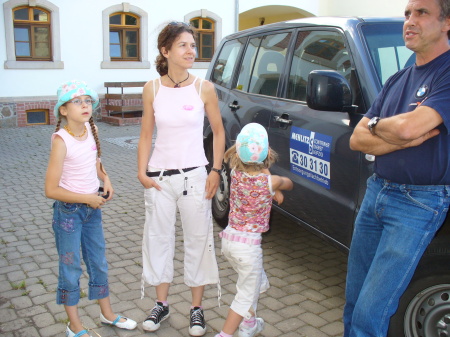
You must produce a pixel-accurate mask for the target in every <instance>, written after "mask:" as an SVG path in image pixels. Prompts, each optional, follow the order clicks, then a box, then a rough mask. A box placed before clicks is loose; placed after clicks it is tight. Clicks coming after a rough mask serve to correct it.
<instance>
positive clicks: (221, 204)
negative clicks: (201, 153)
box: [204, 138, 230, 228]
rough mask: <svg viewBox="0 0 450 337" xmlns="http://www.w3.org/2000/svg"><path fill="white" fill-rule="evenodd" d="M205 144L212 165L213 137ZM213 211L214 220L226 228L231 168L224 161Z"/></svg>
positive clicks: (214, 198)
mask: <svg viewBox="0 0 450 337" xmlns="http://www.w3.org/2000/svg"><path fill="white" fill-rule="evenodd" d="M204 146H205V153H206V158H207V159H208V161H209V163H210V165H211V163H212V162H213V144H212V138H210V139H209V140H208V141H206V143H205V145H204ZM210 169H211V167H208V171H209V170H210ZM208 173H209V172H208ZM211 212H212V216H213V218H214V220H216V222H217V224H218V225H219V226H220V227H222V228H225V227H226V226H227V225H228V213H229V212H230V170H229V168H228V166H227V165H226V164H225V163H222V173H221V174H220V184H219V188H218V189H217V192H216V194H215V195H214V197H213V199H212V205H211Z"/></svg>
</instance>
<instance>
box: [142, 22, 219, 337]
mask: <svg viewBox="0 0 450 337" xmlns="http://www.w3.org/2000/svg"><path fill="white" fill-rule="evenodd" d="M195 35H196V33H195V31H194V28H193V27H191V26H190V25H188V24H186V23H183V22H171V23H169V24H167V25H166V26H165V27H164V28H163V29H162V31H161V32H160V34H159V36H158V50H159V55H158V57H157V59H156V70H157V71H158V73H159V74H160V75H161V77H160V78H159V79H157V80H151V81H149V82H147V84H146V85H145V86H144V90H143V95H142V101H143V107H144V112H143V116H142V124H141V134H140V138H139V143H138V179H139V181H140V182H141V184H142V186H144V188H145V192H144V197H145V225H144V235H143V236H144V237H143V240H142V264H143V271H142V287H141V295H142V297H143V296H144V294H145V293H144V286H145V284H149V285H151V286H155V288H156V299H155V302H156V303H155V305H154V307H153V308H152V309H150V311H149V315H148V317H147V318H146V319H145V320H144V322H143V329H144V330H145V331H156V330H157V329H159V327H160V325H161V322H162V321H164V320H165V319H167V318H168V317H169V314H170V311H169V303H168V301H167V298H168V294H169V287H170V284H171V282H172V281H173V277H174V266H173V257H174V250H175V246H174V242H175V233H176V231H175V228H174V227H175V224H176V220H177V208H178V210H179V213H180V218H181V221H182V227H183V235H184V240H183V242H184V251H185V260H184V261H185V263H184V282H185V284H186V285H187V286H189V287H190V288H191V292H192V301H191V308H190V312H189V316H190V320H189V328H188V331H189V334H190V335H191V336H203V335H204V334H205V333H206V323H205V319H204V316H203V307H202V299H203V292H204V287H205V285H207V284H219V272H218V266H217V262H216V256H215V250H214V236H213V222H212V216H211V198H212V197H213V196H214V194H215V193H216V190H217V187H218V186H219V182H220V174H221V168H222V160H223V153H224V149H225V131H224V128H223V125H222V118H221V115H220V110H219V105H218V99H217V95H216V92H215V88H214V85H213V84H212V83H210V82H209V81H203V80H200V79H198V78H197V77H196V76H193V75H192V74H190V73H189V71H188V70H189V69H190V68H191V67H192V65H193V64H194V61H195V58H196V45H195ZM205 114H206V116H207V118H208V120H209V123H210V125H211V128H212V132H213V139H214V140H213V144H214V145H213V162H212V163H209V164H210V165H211V171H210V172H209V174H208V173H207V171H206V168H205V166H206V165H207V164H208V160H207V159H206V156H205V150H204V148H203V123H204V118H205ZM155 127H156V130H157V134H156V141H155V144H154V149H152V138H153V132H154V129H155Z"/></svg>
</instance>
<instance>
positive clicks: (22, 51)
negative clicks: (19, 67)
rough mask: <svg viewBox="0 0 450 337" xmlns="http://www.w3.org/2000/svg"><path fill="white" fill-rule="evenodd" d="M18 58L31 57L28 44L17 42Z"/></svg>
mask: <svg viewBox="0 0 450 337" xmlns="http://www.w3.org/2000/svg"><path fill="white" fill-rule="evenodd" d="M15 45H16V56H31V53H30V44H29V43H28V42H16V44H15Z"/></svg>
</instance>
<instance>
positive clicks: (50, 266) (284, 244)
mask: <svg viewBox="0 0 450 337" xmlns="http://www.w3.org/2000/svg"><path fill="white" fill-rule="evenodd" d="M98 127H99V130H100V140H101V144H102V152H103V156H102V161H103V163H104V164H105V167H106V168H107V170H108V174H109V175H110V177H111V180H112V182H113V185H114V188H115V190H116V193H115V196H114V198H113V199H112V200H111V201H110V202H108V204H107V205H106V206H105V207H104V208H103V209H102V210H103V221H104V233H105V240H106V254H107V259H108V263H109V282H110V300H111V303H112V307H113V310H114V311H115V312H116V313H120V314H122V315H125V316H127V317H130V318H132V319H134V320H136V321H138V323H139V325H138V328H137V329H135V330H134V331H124V330H120V329H116V328H113V327H108V326H102V325H101V324H100V321H99V312H100V308H99V305H98V303H97V301H90V300H89V299H88V298H87V297H84V298H82V299H81V300H80V303H79V314H80V316H81V318H82V321H83V323H84V324H85V325H86V326H88V327H90V328H94V330H95V331H96V332H98V333H100V334H101V335H102V336H103V337H110V336H111V337H112V336H118V337H125V336H126V337H135V336H140V337H141V336H142V337H149V336H150V334H149V333H145V332H144V331H143V329H142V321H143V320H144V319H145V318H146V317H147V315H148V314H149V312H150V309H151V308H152V307H153V305H154V301H155V290H154V288H153V287H150V286H148V285H146V287H145V294H146V296H145V298H144V299H141V298H140V297H141V273H142V256H141V244H142V233H143V224H144V218H145V216H144V200H143V190H142V187H141V185H140V183H139V181H138V180H137V179H136V147H135V146H134V147H124V146H122V145H123V144H124V143H125V142H124V139H125V140H126V139H132V138H134V139H137V138H138V137H139V132H140V128H139V126H124V127H116V126H111V125H107V124H104V123H101V122H99V123H98ZM53 130H54V126H52V125H49V126H45V125H44V126H39V127H27V128H12V129H9V128H7V129H2V131H1V132H0V142H1V144H2V146H1V147H0V158H8V161H5V162H4V163H3V162H2V175H0V186H2V192H1V193H0V194H1V195H0V203H1V204H2V205H7V207H2V208H1V209H0V324H1V325H0V329H2V330H1V331H2V333H1V334H2V336H8V337H9V336H11V337H18V336H21V337H28V336H30V337H60V336H62V335H64V332H65V329H66V322H67V315H66V313H65V310H64V306H62V305H57V304H56V302H55V298H56V294H55V292H56V288H57V284H58V257H57V253H56V247H55V241H54V233H53V230H52V228H51V221H52V204H53V201H52V200H49V199H47V198H45V196H44V194H43V186H42V183H43V177H44V176H45V171H46V165H47V163H46V160H43V158H48V154H49V149H50V147H49V146H48V144H49V142H50V135H51V133H52V132H53ZM119 138H121V139H122V140H120V141H119V140H118V139H119ZM106 139H108V140H106ZM109 140H111V141H109ZM112 140H117V141H114V142H113V141H112ZM39 144H41V145H39ZM26 165H28V166H29V165H32V166H33V168H34V170H35V172H36V175H38V176H39V177H42V178H40V179H35V180H30V179H28V176H27V170H25V169H23V170H21V168H24V167H26ZM24 191H27V193H33V195H35V197H34V198H33V199H32V200H24V198H23V197H19V196H22V195H24ZM178 216H179V215H178ZM272 222H273V223H274V224H275V225H274V226H273V227H272V229H271V230H270V232H269V233H267V234H264V237H263V244H262V246H263V250H264V268H265V270H266V273H267V275H268V277H269V282H270V284H271V287H270V289H269V290H268V291H267V292H266V293H264V294H262V295H261V297H260V301H259V303H258V315H259V316H261V317H262V318H263V319H264V320H265V321H266V326H265V329H264V330H263V332H262V333H261V334H260V335H261V336H262V337H278V336H283V337H335V336H336V337H337V336H340V335H342V331H343V325H342V308H343V305H344V287H345V275H346V269H347V265H346V263H347V257H346V255H345V254H343V253H342V252H341V251H339V250H337V249H335V248H333V247H332V246H330V245H328V244H326V243H324V242H323V241H322V240H320V239H319V238H317V237H316V236H314V235H312V234H311V233H310V232H308V231H305V230H303V229H302V228H301V227H299V226H298V225H297V224H294V223H292V222H290V221H289V220H288V219H286V218H284V217H283V216H282V215H280V214H277V213H274V217H273V219H272ZM176 228H177V240H176V243H175V244H176V249H175V261H174V265H175V271H174V281H173V284H172V285H171V288H170V292H169V294H170V295H169V302H170V304H171V317H170V319H169V320H168V321H167V322H164V323H163V324H162V325H161V329H160V330H158V331H157V332H155V333H154V334H152V335H154V336H156V337H184V336H186V337H187V336H188V324H189V318H188V313H189V308H190V302H191V292H190V289H189V287H187V286H186V285H185V284H184V283H183V282H184V278H183V266H184V263H183V259H184V253H183V240H182V237H181V234H182V232H181V228H180V223H179V221H178V222H177V227H176ZM220 230H221V228H220V227H219V226H217V225H215V226H214V233H215V236H214V237H215V245H216V255H217V262H218V265H219V271H220V279H221V286H222V299H221V306H220V307H219V306H218V301H217V300H218V299H217V287H216V286H215V285H208V286H207V287H206V288H205V294H204V301H203V306H204V308H205V316H206V319H207V334H206V335H205V336H206V337H213V336H215V334H216V333H217V331H219V330H220V329H221V328H222V326H223V323H224V321H225V318H226V315H227V312H228V309H229V305H230V304H231V302H232V301H233V299H234V296H235V293H236V280H237V274H236V272H235V271H234V270H233V269H232V268H231V266H230V264H229V263H228V261H226V259H225V258H224V257H223V256H222V255H221V251H220V240H219V238H218V236H217V234H218V232H219V231H220ZM2 240H3V241H2ZM22 280H24V281H25V282H26V289H25V290H13V289H12V287H11V284H10V282H14V283H19V282H21V281H22ZM87 283H88V275H87V273H86V269H85V267H84V264H83V273H82V276H81V279H80V287H81V289H82V290H83V291H84V292H85V293H87V290H88V286H87ZM23 292H29V293H28V295H27V296H22V293H23ZM5 324H6V325H5ZM4 327H5V328H6V330H5V329H4ZM92 335H93V336H96V335H95V334H94V333H92ZM235 336H237V333H236V334H235Z"/></svg>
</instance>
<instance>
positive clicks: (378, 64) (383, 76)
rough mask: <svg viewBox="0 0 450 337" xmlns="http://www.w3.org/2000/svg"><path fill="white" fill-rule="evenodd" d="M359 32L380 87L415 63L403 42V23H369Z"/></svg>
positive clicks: (412, 55) (413, 57) (413, 56)
mask: <svg viewBox="0 0 450 337" xmlns="http://www.w3.org/2000/svg"><path fill="white" fill-rule="evenodd" d="M361 30H362V33H363V35H364V38H365V41H366V44H367V47H368V48H369V52H370V56H371V58H372V62H373V64H374V66H375V69H376V71H377V75H378V79H379V80H380V83H381V85H384V83H385V82H386V80H387V79H388V78H389V77H390V76H392V75H393V74H395V73H396V72H397V71H399V70H401V69H403V68H405V67H408V66H410V65H413V64H414V63H415V61H416V58H415V55H414V53H413V52H412V51H411V50H409V49H408V48H406V47H405V42H404V41H403V23H376V24H372V23H370V24H364V25H363V26H362V27H361Z"/></svg>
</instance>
